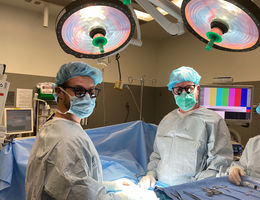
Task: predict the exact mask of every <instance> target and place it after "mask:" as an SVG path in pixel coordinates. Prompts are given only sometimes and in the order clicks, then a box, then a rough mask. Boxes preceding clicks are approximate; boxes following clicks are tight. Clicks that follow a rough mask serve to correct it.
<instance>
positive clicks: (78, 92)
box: [62, 85, 101, 98]
mask: <svg viewBox="0 0 260 200" xmlns="http://www.w3.org/2000/svg"><path fill="white" fill-rule="evenodd" d="M62 87H63V88H64V89H66V88H70V89H72V90H73V92H74V94H75V96H76V97H79V98H82V97H84V96H85V95H86V93H88V94H89V96H90V98H96V97H97V96H98V94H99V93H100V91H101V89H99V88H90V89H89V90H87V89H85V88H83V87H70V86H64V85H63V86H62Z"/></svg>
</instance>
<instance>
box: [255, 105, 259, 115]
mask: <svg viewBox="0 0 260 200" xmlns="http://www.w3.org/2000/svg"><path fill="white" fill-rule="evenodd" d="M256 112H257V114H258V115H260V103H259V104H258V106H257V107H256Z"/></svg>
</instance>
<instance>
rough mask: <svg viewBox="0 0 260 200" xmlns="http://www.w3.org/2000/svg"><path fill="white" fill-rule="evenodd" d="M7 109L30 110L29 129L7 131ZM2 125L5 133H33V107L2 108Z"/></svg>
mask: <svg viewBox="0 0 260 200" xmlns="http://www.w3.org/2000/svg"><path fill="white" fill-rule="evenodd" d="M9 110H16V111H17V110H30V112H31V130H29V131H15V132H7V111H9ZM4 126H5V127H6V134H7V135H14V134H23V133H33V128H34V126H33V109H32V108H5V109H4Z"/></svg>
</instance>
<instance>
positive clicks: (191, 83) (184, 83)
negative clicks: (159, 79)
mask: <svg viewBox="0 0 260 200" xmlns="http://www.w3.org/2000/svg"><path fill="white" fill-rule="evenodd" d="M187 85H195V84H194V83H193V82H191V81H184V82H181V83H177V84H175V86H174V87H185V86H187Z"/></svg>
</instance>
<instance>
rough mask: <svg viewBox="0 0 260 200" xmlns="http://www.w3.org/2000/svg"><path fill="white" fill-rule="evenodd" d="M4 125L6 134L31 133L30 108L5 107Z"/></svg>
mask: <svg viewBox="0 0 260 200" xmlns="http://www.w3.org/2000/svg"><path fill="white" fill-rule="evenodd" d="M4 125H5V127H6V131H7V134H22V133H32V132H33V110H32V108H5V110H4Z"/></svg>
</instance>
